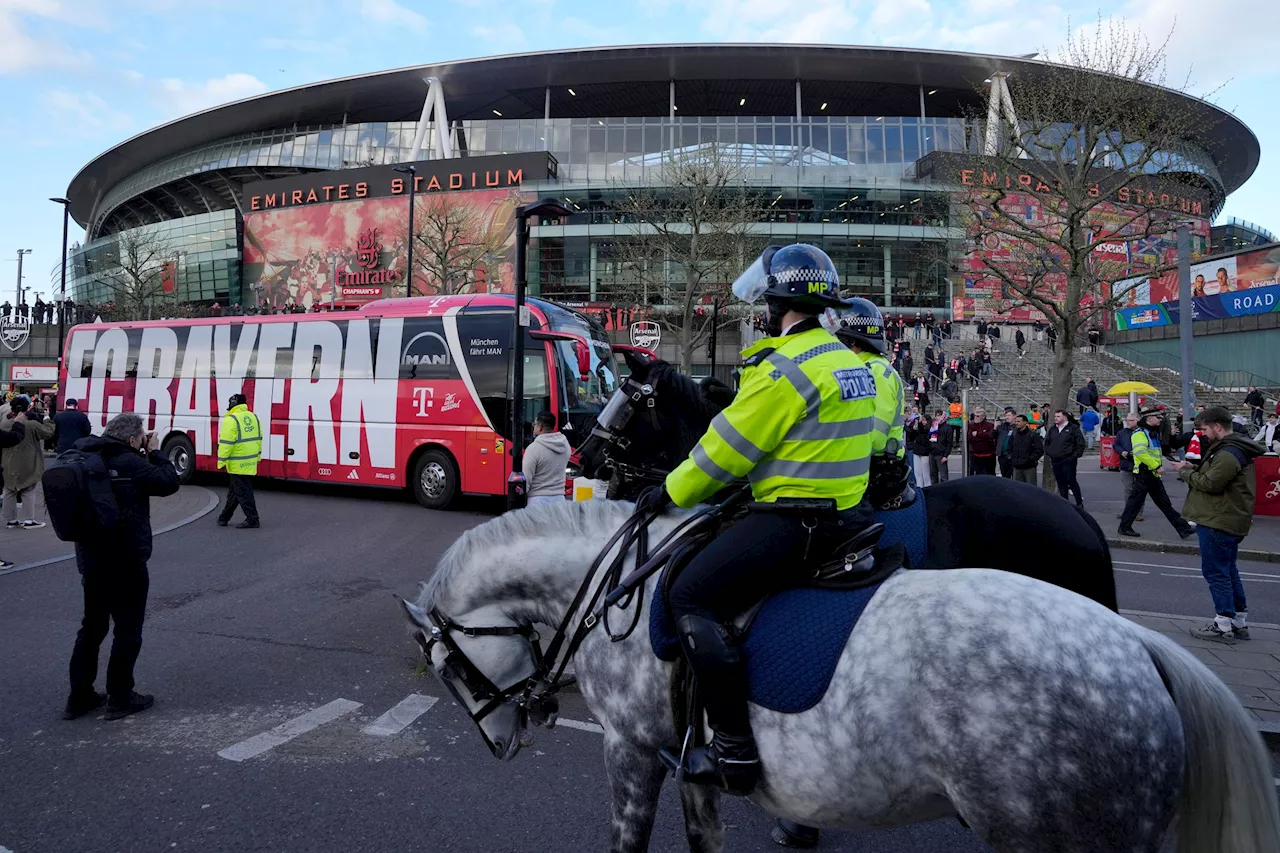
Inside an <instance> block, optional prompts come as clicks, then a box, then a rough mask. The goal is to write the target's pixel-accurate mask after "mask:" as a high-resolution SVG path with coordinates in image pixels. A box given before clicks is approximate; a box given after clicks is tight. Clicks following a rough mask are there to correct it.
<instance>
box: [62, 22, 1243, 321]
mask: <svg viewBox="0 0 1280 853" xmlns="http://www.w3.org/2000/svg"><path fill="white" fill-rule="evenodd" d="M1041 68H1043V65H1042V64H1041V63H1039V62H1037V61H1035V60H1033V59H1027V58H1010V57H1004V56H987V55H976V54H966V53H952V52H942V51H930V50H911V49H892V48H866V47H836V46H800V45H722V44H715V45H713V44H705V45H663V46H645V47H613V48H597V49H584V50H565V51H550V52H541V53H528V54H519V55H513V56H500V57H492V58H484V59H470V60H464V61H458V62H444V63H439V64H431V65H422V66H415V67H412V68H402V69H397V70H394V71H385V72H379V73H373V74H363V75H359V76H355V77H348V78H344V79H339V80H331V81H326V82H321V83H315V84H312V85H308V86H301V87H298V88H293V89H288V90H284V91H279V92H272V93H269V94H265V95H261V96H258V97H254V98H249V99H246V100H243V101H238V102H235V103H231V104H226V105H224V106H220V107H216V108H213V109H209V110H206V111H204V112H201V113H197V114H195V115H191V116H187V117H185V118H181V119H178V120H176V121H173V122H170V123H168V124H165V125H162V126H160V127H157V128H155V129H153V130H149V131H147V132H145V133H142V134H140V135H138V136H135V137H133V138H132V139H129V140H126V141H124V142H122V143H120V144H119V145H117V146H115V147H114V148H112V149H110V150H109V151H107V152H106V153H104V154H102V155H101V156H99V157H97V158H96V159H94V160H93V161H92V162H90V163H89V164H87V165H86V166H85V167H84V168H83V169H82V170H81V171H80V172H79V174H77V175H76V176H75V178H74V179H73V180H72V181H71V184H70V187H69V188H68V191H67V197H68V198H69V199H70V201H71V207H70V211H71V215H72V216H73V217H74V218H75V220H76V221H77V222H78V223H80V224H81V225H82V226H84V228H85V230H86V241H85V242H84V244H83V245H80V246H78V247H76V248H75V250H74V251H73V252H72V255H71V258H70V260H71V281H72V284H71V288H72V296H73V298H75V299H76V300H77V301H78V302H81V303H84V302H88V303H98V302H105V301H109V300H110V298H111V292H110V290H109V288H108V287H107V285H106V282H107V280H108V279H109V274H110V272H111V270H113V269H116V268H118V267H119V266H120V265H121V263H122V257H123V256H125V255H128V254H129V253H130V252H132V251H136V246H137V243H138V242H139V240H140V239H142V240H144V241H150V246H151V248H152V249H153V250H155V251H154V252H153V254H158V255H160V256H163V257H164V258H165V259H166V260H165V261H164V263H165V275H164V276H163V278H164V290H165V293H166V294H168V297H167V298H170V299H172V300H174V301H175V302H177V303H183V302H185V303H189V304H191V303H196V304H203V305H212V303H214V302H217V303H219V304H220V305H222V306H225V307H226V308H227V309H230V310H234V307H235V306H237V305H239V306H242V307H247V306H250V305H261V304H263V303H267V304H271V305H276V306H279V305H280V304H282V303H293V304H296V305H300V306H304V307H309V306H312V305H315V304H317V303H318V304H320V305H322V306H332V307H351V306H355V305H358V304H360V303H361V302H363V301H367V300H369V299H373V298H378V297H379V296H383V295H395V294H399V293H403V292H404V286H405V282H404V274H403V272H404V268H405V259H404V250H405V245H406V238H405V235H406V234H407V230H406V228H407V226H406V223H405V217H406V211H407V204H406V201H407V196H408V194H409V192H408V191H409V188H410V186H411V181H412V182H414V183H413V184H412V186H413V188H414V189H416V192H417V197H418V199H419V204H420V205H421V204H422V203H423V200H424V199H426V198H429V197H431V196H433V195H434V196H454V197H455V198H457V199H459V200H460V203H465V206H467V208H468V210H469V213H468V215H467V217H466V218H465V220H464V224H465V228H466V229H469V230H470V231H471V232H473V234H472V236H473V238H474V239H473V242H476V243H479V244H482V246H483V253H484V257H483V258H482V259H481V260H480V261H479V262H478V263H475V264H472V265H471V267H472V268H471V269H470V271H469V272H468V273H467V274H466V276H465V279H466V280H465V281H449V283H448V288H449V290H450V292H458V291H465V290H467V289H479V290H491V291H492V290H508V289H510V287H511V283H512V277H513V273H512V266H511V264H512V254H511V249H512V247H513V245H514V237H513V235H512V230H513V226H512V221H511V220H512V216H511V214H512V211H513V209H514V207H515V206H516V205H517V204H519V203H521V200H522V199H525V200H527V199H533V198H539V197H543V196H552V197H555V198H557V199H561V200H562V201H563V202H564V204H565V205H566V207H567V208H568V209H569V210H570V211H571V215H569V216H568V217H566V218H562V219H556V220H544V221H541V222H535V223H533V227H532V229H531V232H530V234H531V245H530V251H529V269H530V286H531V289H532V291H533V292H534V293H540V294H542V295H544V296H547V297H550V298H553V299H557V300H560V301H563V302H566V303H570V304H576V305H579V306H581V307H583V308H585V309H586V310H597V311H600V312H604V313H607V314H612V315H613V317H612V322H611V324H621V323H625V322H626V320H625V317H621V316H619V315H618V314H617V312H625V311H626V310H627V309H628V306H629V305H634V303H635V302H636V301H637V300H636V298H635V296H634V293H635V289H634V282H632V281H629V280H628V279H627V276H628V275H629V274H630V273H629V272H628V269H627V267H626V265H624V264H621V263H620V262H619V251H618V245H619V241H622V240H625V239H626V238H627V235H628V234H633V233H634V228H635V226H634V224H632V223H629V222H627V221H624V219H625V217H623V216H620V215H619V214H618V212H617V210H618V206H617V205H616V204H615V203H614V201H615V199H617V198H618V197H619V196H620V195H622V194H626V193H628V191H629V189H631V188H634V187H637V186H645V185H650V186H651V185H653V184H654V183H655V182H656V181H657V180H658V174H659V171H660V168H659V167H660V164H661V162H662V161H663V159H664V152H669V151H673V150H679V151H696V150H698V149H699V148H700V147H709V146H712V145H715V146H717V147H718V148H719V149H720V150H723V151H731V152H733V154H734V156H735V157H736V158H737V159H739V160H740V161H741V163H742V164H743V165H744V166H745V176H746V177H745V180H746V181H747V182H748V183H749V184H751V185H753V186H754V187H757V188H759V191H760V192H759V195H760V196H762V197H764V198H765V199H766V203H765V207H764V214H763V215H761V216H760V217H759V221H758V222H756V223H754V225H753V226H752V227H753V228H754V229H755V230H756V231H758V232H759V234H760V235H761V236H762V237H767V238H768V239H769V240H770V241H771V242H775V243H786V242H792V241H805V242H811V243H816V244H818V245H820V246H822V247H823V248H824V249H825V250H826V251H827V252H828V253H829V254H830V255H831V257H832V258H833V260H834V261H835V262H836V264H837V266H838V268H839V271H840V275H841V279H842V283H843V284H844V285H845V286H846V288H848V289H850V290H851V291H852V292H853V293H854V294H856V295H862V296H867V297H869V298H871V299H873V300H875V301H876V302H878V303H879V304H881V305H883V306H886V307H888V308H890V309H891V310H894V311H912V312H914V311H916V310H932V311H934V312H935V313H938V314H942V315H945V314H947V313H949V312H952V311H953V310H954V312H955V315H956V316H957V317H960V318H965V317H967V316H982V313H983V311H984V306H985V305H986V303H985V302H984V299H983V295H982V294H981V293H968V292H966V290H967V288H968V287H969V285H968V283H966V282H965V281H964V280H963V278H962V277H961V278H957V277H956V276H955V275H954V274H950V273H948V269H947V265H946V264H945V263H938V262H937V261H936V260H934V261H929V260H928V258H929V257H930V253H929V252H928V251H921V250H922V248H927V247H928V244H930V243H931V242H937V243H941V242H942V241H945V240H946V239H947V238H948V236H949V222H948V216H949V200H950V197H951V195H952V194H953V193H954V192H956V191H957V189H958V187H957V186H955V185H954V183H950V182H948V181H947V180H940V179H939V178H938V176H937V175H934V174H930V172H929V169H928V168H927V165H928V163H929V162H930V161H929V155H930V154H932V153H933V152H943V153H948V152H950V153H955V154H966V153H975V151H976V148H975V145H976V144H977V142H976V140H977V137H978V135H979V134H978V133H977V123H976V122H973V121H971V120H969V119H966V118H965V117H966V116H973V115H976V114H980V113H982V114H985V112H986V101H985V97H984V92H983V85H984V81H986V82H990V81H991V79H992V78H993V77H995V76H1000V75H998V74H997V72H1007V73H1009V74H1012V75H1018V74H1027V75H1034V74H1035V73H1036V72H1037V69H1041ZM1155 92H1157V90H1154V89H1153V93H1155ZM1169 95H1170V93H1167V92H1162V93H1161V96H1169ZM1176 97H1181V96H1176ZM1186 102H1187V108H1188V109H1190V110H1192V111H1193V114H1194V115H1195V116H1197V122H1196V124H1197V126H1202V127H1203V128H1205V131H1204V133H1203V135H1202V136H1201V137H1200V138H1196V139H1188V140H1186V142H1185V145H1184V146H1182V147H1181V148H1180V149H1179V150H1178V151H1176V152H1170V153H1169V156H1170V157H1173V158H1175V160H1176V161H1177V162H1179V163H1181V164H1182V165H1183V166H1184V168H1185V171H1186V172H1188V173H1194V174H1195V175H1197V176H1199V179H1200V181H1201V183H1202V185H1203V186H1204V187H1205V188H1206V190H1205V191H1206V196H1205V199H1206V200H1205V202H1204V204H1203V205H1202V206H1200V207H1197V208H1196V210H1195V211H1194V214H1195V215H1197V216H1199V217H1201V218H1202V219H1203V226H1204V227H1203V229H1202V230H1203V232H1204V234H1205V235H1206V236H1207V234H1208V221H1209V220H1210V219H1211V218H1212V216H1213V215H1214V214H1215V213H1216V211H1217V210H1218V209H1220V208H1221V205H1222V202H1223V200H1224V199H1225V198H1226V196H1227V194H1228V193H1230V192H1232V191H1233V190H1235V189H1236V188H1237V187H1239V186H1240V185H1241V184H1243V183H1244V181H1245V180H1246V179H1248V177H1249V176H1250V175H1251V174H1252V172H1253V171H1254V169H1255V168H1256V166H1257V163H1258V158H1259V146H1258V142H1257V139H1256V138H1255V137H1254V135H1253V134H1252V133H1251V132H1250V130H1249V129H1248V128H1247V127H1246V126H1245V125H1243V124H1242V123H1241V122H1240V121H1238V120H1237V119H1236V118H1234V117H1233V116H1231V115H1230V114H1228V113H1226V112H1224V111H1222V110H1220V109H1218V108H1217V107H1215V106H1213V105H1211V104H1208V103H1205V102H1203V101H1199V100H1195V99H1192V98H1187V99H1186ZM405 164H412V171H410V170H409V168H408V167H407V166H406V165H405ZM397 167H399V168H398V169H397ZM464 196H465V201H462V200H463V197H464ZM417 210H418V213H419V215H429V214H428V213H424V209H423V208H421V207H419V208H417ZM675 275H676V274H675V273H673V279H674V276H675ZM444 279H445V280H448V279H449V274H448V273H445V274H444ZM438 287H440V283H439V281H436V282H421V283H420V289H422V290H425V291H427V292H430V291H431V290H432V289H433V288H438ZM653 298H660V296H651V298H650V301H652V299H653Z"/></svg>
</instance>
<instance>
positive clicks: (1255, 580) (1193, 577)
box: [1160, 567, 1280, 583]
mask: <svg viewBox="0 0 1280 853" xmlns="http://www.w3.org/2000/svg"><path fill="white" fill-rule="evenodd" d="M1171 568H1174V567H1171ZM1160 574H1161V576H1162V577H1166V578H1186V579H1187V580H1193V581H1195V580H1201V579H1203V577H1204V576H1203V575H1201V574H1200V573H1199V572H1196V573H1195V574H1193V575H1174V574H1170V573H1169V572H1161V573H1160ZM1240 574H1242V575H1243V574H1244V572H1241V573H1240ZM1248 581H1249V583H1280V579H1276V578H1273V579H1271V580H1267V579H1266V578H1248Z"/></svg>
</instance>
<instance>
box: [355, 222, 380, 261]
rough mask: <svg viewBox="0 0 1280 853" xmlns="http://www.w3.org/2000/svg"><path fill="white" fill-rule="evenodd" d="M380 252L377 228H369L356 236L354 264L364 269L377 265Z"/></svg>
mask: <svg viewBox="0 0 1280 853" xmlns="http://www.w3.org/2000/svg"><path fill="white" fill-rule="evenodd" d="M381 254H382V244H381V243H379V242H378V229H377V228H370V229H369V230H368V231H366V232H364V233H363V234H361V235H360V236H359V237H357V238H356V264H357V265H359V266H362V267H364V268H365V269H373V268H374V267H376V266H377V265H378V257H379V256H380V255H381Z"/></svg>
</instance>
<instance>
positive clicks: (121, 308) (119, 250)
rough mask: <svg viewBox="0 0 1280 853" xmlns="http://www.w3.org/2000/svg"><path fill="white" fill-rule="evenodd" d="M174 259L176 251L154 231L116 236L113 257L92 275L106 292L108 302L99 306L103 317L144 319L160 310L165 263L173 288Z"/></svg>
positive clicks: (136, 231) (175, 271)
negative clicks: (103, 314)
mask: <svg viewBox="0 0 1280 853" xmlns="http://www.w3.org/2000/svg"><path fill="white" fill-rule="evenodd" d="M177 261H178V258H177V253H176V252H175V251H174V250H173V248H172V247H171V246H170V245H169V243H168V242H167V241H166V240H165V239H164V238H163V237H161V236H160V235H159V234H157V233H156V232H155V231H152V230H147V229H137V230H133V231H122V232H120V233H119V234H118V235H116V255H115V258H114V259H113V260H112V259H108V263H107V264H105V265H104V266H103V268H102V269H101V270H100V271H98V273H97V275H96V276H95V277H96V279H97V281H98V282H99V283H100V284H101V285H102V286H103V287H104V288H106V290H107V292H108V294H109V300H110V301H109V304H108V305H106V306H103V309H104V310H105V312H106V313H107V314H110V317H108V318H107V319H111V320H146V319H148V318H150V317H151V316H152V314H153V313H156V312H159V311H161V310H164V309H162V308H161V307H160V302H161V299H162V297H163V296H164V284H165V279H166V275H165V273H166V265H167V264H172V265H173V266H172V267H169V269H168V270H167V272H169V273H170V274H171V275H172V276H173V284H174V287H175V289H176V285H177ZM172 307H173V306H172V305H171V306H169V309H172Z"/></svg>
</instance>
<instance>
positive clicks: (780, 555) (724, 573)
mask: <svg viewBox="0 0 1280 853" xmlns="http://www.w3.org/2000/svg"><path fill="white" fill-rule="evenodd" d="M871 521H872V514H871V510H870V508H869V507H868V505H867V504H866V503H863V504H862V505H860V506H859V507H857V508H855V509H850V510H846V511H844V512H843V513H840V514H839V516H837V517H836V518H835V520H830V521H823V522H819V523H818V525H817V527H815V528H814V530H813V541H812V543H811V544H810V545H809V559H808V560H807V561H806V560H805V542H806V540H807V539H808V537H809V531H808V530H806V529H805V526H804V525H805V520H804V518H803V517H802V516H801V515H799V514H797V513H786V512H752V513H749V514H748V515H747V516H746V517H745V518H743V519H741V520H740V521H738V522H736V523H735V524H734V525H733V526H732V527H730V528H729V529H728V530H726V531H724V532H723V533H721V534H720V535H719V536H717V537H716V538H715V539H713V540H712V541H711V542H710V543H709V544H708V545H707V547H705V548H703V549H702V551H700V552H699V553H698V554H697V556H695V557H694V558H693V560H691V561H690V563H689V565H688V566H687V567H686V568H685V570H684V571H683V572H681V573H680V576H679V577H677V578H676V580H675V582H674V583H673V584H672V585H671V592H670V595H669V601H670V603H671V609H672V611H673V615H674V616H675V618H676V619H679V618H680V617H681V616H684V615H685V614H693V615H696V616H702V617H704V618H707V619H712V620H714V621H716V622H721V623H727V622H729V621H731V620H732V619H733V618H734V617H735V616H737V615H738V614H739V613H742V612H743V611H745V610H747V609H748V608H750V607H751V606H752V605H754V604H755V603H756V602H757V601H759V600H760V599H762V598H764V597H765V596H766V595H768V594H769V593H771V592H774V591H775V590H779V589H784V588H786V587H788V586H795V585H797V584H798V583H799V582H800V581H801V580H802V579H804V578H805V577H806V576H807V575H808V574H809V573H811V572H812V571H813V569H814V568H815V566H814V565H813V561H814V560H816V559H819V558H821V557H826V556H828V555H829V553H830V551H831V549H832V548H834V547H835V546H836V545H838V544H839V543H840V541H841V540H843V539H847V538H849V537H850V536H853V535H854V534H856V533H857V532H858V531H860V530H862V529H863V528H865V527H866V526H867V525H869V524H870V523H871Z"/></svg>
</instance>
